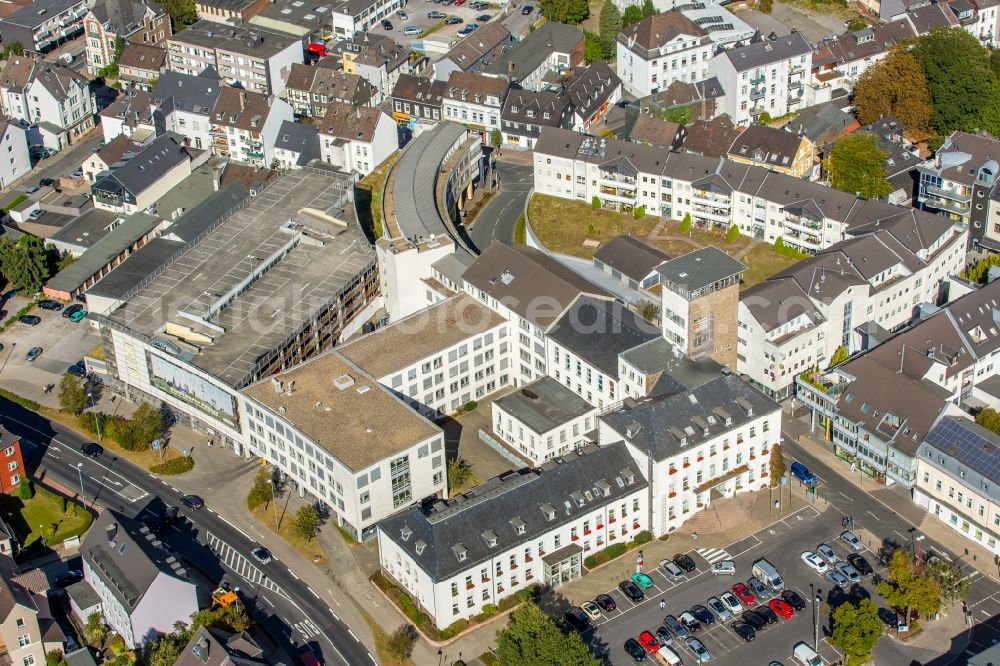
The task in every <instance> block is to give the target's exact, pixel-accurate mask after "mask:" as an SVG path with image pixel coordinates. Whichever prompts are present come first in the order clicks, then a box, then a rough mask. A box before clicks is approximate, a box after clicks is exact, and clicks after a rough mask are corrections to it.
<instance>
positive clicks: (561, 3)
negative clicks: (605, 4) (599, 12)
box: [538, 0, 590, 25]
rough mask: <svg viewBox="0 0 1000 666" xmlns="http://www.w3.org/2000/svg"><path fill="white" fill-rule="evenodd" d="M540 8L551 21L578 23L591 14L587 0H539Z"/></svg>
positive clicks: (543, 14)
mask: <svg viewBox="0 0 1000 666" xmlns="http://www.w3.org/2000/svg"><path fill="white" fill-rule="evenodd" d="M538 9H539V11H540V12H541V13H542V16H544V17H545V18H546V19H548V20H549V21H558V22H560V23H568V24H570V25H576V24H577V23H580V22H581V21H583V20H584V19H585V18H587V16H588V15H589V14H590V9H589V5H588V4H587V0H539V2H538Z"/></svg>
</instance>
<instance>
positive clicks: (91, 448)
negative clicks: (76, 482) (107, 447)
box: [80, 442, 104, 458]
mask: <svg viewBox="0 0 1000 666" xmlns="http://www.w3.org/2000/svg"><path fill="white" fill-rule="evenodd" d="M80 450H81V451H83V452H84V453H86V454H87V455H88V456H90V457H91V458H97V457H99V456H100V455H101V454H102V453H104V447H103V446H101V445H100V444H95V443H94V442H91V443H89V444H84V445H83V446H81V447H80Z"/></svg>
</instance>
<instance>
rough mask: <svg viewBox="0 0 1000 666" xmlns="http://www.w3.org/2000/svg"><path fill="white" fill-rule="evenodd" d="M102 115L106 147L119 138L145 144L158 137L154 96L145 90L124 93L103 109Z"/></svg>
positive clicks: (102, 129) (102, 128) (102, 130)
mask: <svg viewBox="0 0 1000 666" xmlns="http://www.w3.org/2000/svg"><path fill="white" fill-rule="evenodd" d="M100 115H101V132H102V133H103V134H104V144H105V145H107V144H109V143H111V142H112V141H114V140H115V139H116V138H117V137H119V136H124V137H125V138H126V139H130V140H132V141H134V142H135V143H138V144H145V143H147V142H149V141H150V140H152V139H153V138H154V137H155V136H156V120H155V119H154V114H153V96H152V95H151V94H150V93H148V92H146V91H144V90H139V89H137V88H134V89H132V90H130V91H127V92H124V93H122V94H121V95H119V96H118V99H116V100H115V101H114V102H112V103H111V104H109V105H108V106H107V107H105V108H104V109H102V110H101V113H100ZM164 129H166V128H165V127H164Z"/></svg>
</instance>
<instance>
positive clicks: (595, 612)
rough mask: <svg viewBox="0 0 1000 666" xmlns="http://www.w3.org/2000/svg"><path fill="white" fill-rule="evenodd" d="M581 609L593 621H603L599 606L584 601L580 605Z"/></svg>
mask: <svg viewBox="0 0 1000 666" xmlns="http://www.w3.org/2000/svg"><path fill="white" fill-rule="evenodd" d="M580 608H581V610H583V612H584V613H586V614H587V617H589V618H590V619H591V620H600V619H601V609H600V608H598V607H597V604H595V603H594V602H593V601H584V602H583V603H582V604H580Z"/></svg>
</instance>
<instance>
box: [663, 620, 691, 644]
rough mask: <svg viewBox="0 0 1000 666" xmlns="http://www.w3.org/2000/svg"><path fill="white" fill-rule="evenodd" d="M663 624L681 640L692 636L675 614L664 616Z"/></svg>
mask: <svg viewBox="0 0 1000 666" xmlns="http://www.w3.org/2000/svg"><path fill="white" fill-rule="evenodd" d="M663 626H664V627H666V628H667V629H669V630H670V633H672V634H673V635H674V637H675V638H677V640H679V641H682V640H684V639H685V638H687V637H688V636H690V634H689V633H688V630H687V629H685V628H684V625H683V624H681V622H680V620H678V619H677V618H676V617H674V616H673V615H668V616H666V617H665V618H663Z"/></svg>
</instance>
